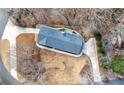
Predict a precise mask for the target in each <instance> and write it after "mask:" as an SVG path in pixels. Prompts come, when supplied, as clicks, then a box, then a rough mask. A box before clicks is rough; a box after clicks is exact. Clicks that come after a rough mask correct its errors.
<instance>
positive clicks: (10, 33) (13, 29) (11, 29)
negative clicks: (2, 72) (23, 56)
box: [2, 20, 39, 79]
mask: <svg viewBox="0 0 124 93" xmlns="http://www.w3.org/2000/svg"><path fill="white" fill-rule="evenodd" d="M38 31H39V29H32V28H21V27H18V26H16V25H14V24H13V23H12V22H11V21H10V20H8V23H7V25H6V28H5V30H4V33H3V36H2V39H8V40H9V42H10V64H11V71H10V72H11V74H12V75H13V76H14V78H16V79H17V71H16V37H17V36H19V35H20V34H22V33H38Z"/></svg>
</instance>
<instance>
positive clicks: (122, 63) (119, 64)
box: [110, 56, 124, 75]
mask: <svg viewBox="0 0 124 93" xmlns="http://www.w3.org/2000/svg"><path fill="white" fill-rule="evenodd" d="M110 68H111V69H112V70H113V71H114V72H116V73H119V74H121V75H124V58H121V57H120V56H115V57H113V58H112V63H111V64H110Z"/></svg>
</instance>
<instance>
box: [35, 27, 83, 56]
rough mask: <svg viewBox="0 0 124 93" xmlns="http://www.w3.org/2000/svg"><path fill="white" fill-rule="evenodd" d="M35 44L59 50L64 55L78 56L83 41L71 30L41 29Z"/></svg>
mask: <svg viewBox="0 0 124 93" xmlns="http://www.w3.org/2000/svg"><path fill="white" fill-rule="evenodd" d="M37 39H38V40H37V43H38V45H39V46H44V47H47V48H51V49H55V50H59V51H62V52H65V53H70V54H74V55H80V54H81V53H82V51H83V47H84V39H83V38H82V36H81V35H80V34H78V33H77V32H75V31H73V30H71V29H66V28H65V29H54V28H51V27H47V26H43V27H41V29H40V31H39V34H38V38H37Z"/></svg>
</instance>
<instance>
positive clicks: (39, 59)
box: [16, 34, 91, 84]
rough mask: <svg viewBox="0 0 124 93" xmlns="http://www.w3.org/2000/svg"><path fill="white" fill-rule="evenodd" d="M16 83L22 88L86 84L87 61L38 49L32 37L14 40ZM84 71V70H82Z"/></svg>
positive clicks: (21, 36)
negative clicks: (40, 85)
mask: <svg viewBox="0 0 124 93" xmlns="http://www.w3.org/2000/svg"><path fill="white" fill-rule="evenodd" d="M16 41H17V42H16V44H17V45H16V47H17V49H16V50H17V72H18V80H19V81H20V82H21V83H23V84H88V83H89V80H88V78H87V76H88V74H89V73H90V71H91V67H90V63H89V58H88V57H87V56H86V55H82V56H81V57H79V58H75V57H71V56H67V55H64V54H60V53H55V52H51V51H48V50H45V49H40V48H38V47H37V46H36V42H35V35H34V34H22V35H20V36H18V37H17V40H16ZM84 68H85V69H84Z"/></svg>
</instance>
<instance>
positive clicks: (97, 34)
mask: <svg viewBox="0 0 124 93" xmlns="http://www.w3.org/2000/svg"><path fill="white" fill-rule="evenodd" d="M94 37H95V39H96V44H97V46H98V52H99V53H100V54H103V55H104V54H105V51H104V48H103V46H102V35H101V34H100V32H98V31H95V32H94Z"/></svg>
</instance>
